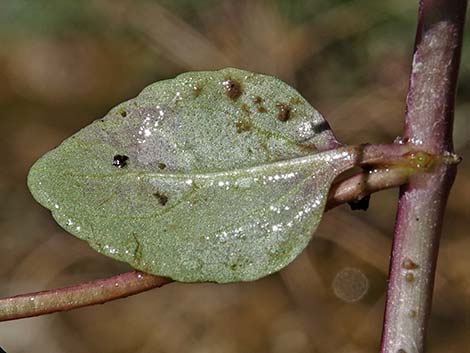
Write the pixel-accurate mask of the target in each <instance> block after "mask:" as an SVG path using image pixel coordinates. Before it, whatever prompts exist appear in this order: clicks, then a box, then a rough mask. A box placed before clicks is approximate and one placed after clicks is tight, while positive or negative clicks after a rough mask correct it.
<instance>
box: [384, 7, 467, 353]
mask: <svg viewBox="0 0 470 353" xmlns="http://www.w3.org/2000/svg"><path fill="white" fill-rule="evenodd" d="M466 7H467V0H421V1H420V4H419V15H418V28H417V34H416V41H415V46H414V56H413V64H412V72H411V77H410V84H409V89H408V95H407V100H406V107H407V112H406V118H405V131H404V136H403V137H404V141H405V142H407V143H409V144H411V145H413V146H415V147H416V148H419V149H420V150H423V151H424V152H426V153H429V154H431V155H436V156H449V155H451V156H452V155H453V142H452V125H453V113H454V100H455V90H456V84H457V76H458V69H459V62H460V53H461V46H462V36H463V29H464V22H465V12H466ZM452 160H455V161H457V160H458V159H457V158H449V159H448V161H447V163H443V164H440V165H439V166H438V167H436V168H435V169H433V170H432V171H429V172H427V173H422V174H416V175H413V176H412V177H411V178H410V179H409V182H408V183H407V184H405V185H403V186H402V187H401V188H400V197H399V203H398V212H397V217H396V224H395V231H394V240H393V248H392V255H391V263H390V275H389V284H388V291H387V301H386V308H385V317H384V327H383V334H382V343H381V352H382V353H421V352H424V351H425V339H426V329H427V323H428V318H429V315H430V311H431V302H432V293H433V285H434V275H435V269H436V262H437V254H438V249H439V239H440V233H441V228H442V221H443V216H444V210H445V206H446V202H447V198H448V195H449V191H450V188H451V186H452V183H453V181H454V178H455V174H456V169H457V167H456V163H453V162H452Z"/></svg>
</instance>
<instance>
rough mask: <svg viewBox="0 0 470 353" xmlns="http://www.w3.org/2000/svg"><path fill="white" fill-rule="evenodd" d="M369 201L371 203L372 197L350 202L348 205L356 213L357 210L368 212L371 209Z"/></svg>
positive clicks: (368, 196)
mask: <svg viewBox="0 0 470 353" xmlns="http://www.w3.org/2000/svg"><path fill="white" fill-rule="evenodd" d="M369 201H370V195H367V196H364V197H363V198H361V199H359V200H354V201H350V202H348V205H349V207H351V210H353V211H356V210H362V211H367V209H368V208H369Z"/></svg>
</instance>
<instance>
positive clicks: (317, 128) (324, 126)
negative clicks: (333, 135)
mask: <svg viewBox="0 0 470 353" xmlns="http://www.w3.org/2000/svg"><path fill="white" fill-rule="evenodd" d="M326 130H330V125H329V124H328V123H327V122H326V121H322V122H321V123H318V124H313V123H312V131H313V132H314V133H315V134H321V133H322V132H323V131H326Z"/></svg>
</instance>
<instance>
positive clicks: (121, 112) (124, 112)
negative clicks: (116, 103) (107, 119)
mask: <svg viewBox="0 0 470 353" xmlns="http://www.w3.org/2000/svg"><path fill="white" fill-rule="evenodd" d="M119 115H121V116H122V117H123V118H125V117H126V116H127V112H126V111H125V110H124V109H121V110H120V111H119Z"/></svg>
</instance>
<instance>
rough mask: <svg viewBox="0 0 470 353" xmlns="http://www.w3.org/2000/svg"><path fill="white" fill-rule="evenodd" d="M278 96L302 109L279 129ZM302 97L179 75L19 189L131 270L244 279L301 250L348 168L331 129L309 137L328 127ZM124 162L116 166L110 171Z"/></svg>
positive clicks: (243, 82)
mask: <svg viewBox="0 0 470 353" xmlns="http://www.w3.org/2000/svg"><path fill="white" fill-rule="evenodd" d="M250 80H251V81H250ZM227 81H229V83H227ZM201 82H204V83H205V85H204V86H203V88H202V91H201V92H199V93H198V94H197V95H195V94H194V92H193V91H191V90H194V87H196V85H202V84H201ZM234 82H235V83H234ZM250 82H251V83H250ZM231 84H234V85H235V88H233V87H232V86H230V85H231ZM250 84H251V85H253V87H254V88H253V89H252V90H251V91H250V89H248V88H249V87H250ZM197 87H199V86H197ZM227 87H228V88H227ZM183 88H185V89H186V90H183ZM188 89H189V90H188ZM230 90H235V91H234V92H233V91H232V92H231V91H230ZM253 92H257V93H261V94H263V98H261V101H260V100H259V99H258V98H257V97H260V96H255V95H254V94H253ZM178 93H179V94H178ZM203 93H204V94H205V95H206V96H202V95H203ZM189 94H191V95H192V96H191V98H188V97H189V96H188V95H189ZM284 96H288V97H290V98H289V99H296V101H299V102H302V106H301V107H298V108H296V109H295V110H294V109H293V108H290V109H291V110H289V112H288V115H289V116H288V119H287V120H286V116H285V115H286V113H285V110H286V109H287V108H286V107H285V106H282V107H279V106H277V104H279V101H280V100H281V99H280V97H284ZM178 97H184V98H181V100H180V99H179V98H178ZM184 99H186V101H185V100H184ZM247 100H251V101H252V105H251V106H250V107H249V108H248V109H249V112H250V113H247V112H246V111H245V110H246V109H244V108H243V107H244V106H243V105H244V104H246V103H244V102H247ZM301 100H303V98H302V97H301V96H300V95H298V93H297V92H295V91H294V90H293V89H292V88H290V87H289V86H287V85H285V84H284V83H282V82H281V81H279V80H277V79H274V78H270V77H268V76H264V75H257V74H251V73H247V72H245V71H241V70H235V69H225V70H222V71H219V72H206V73H191V74H185V75H182V76H180V77H178V78H176V79H174V80H173V81H172V80H168V81H164V82H160V83H157V84H155V85H153V86H151V87H150V88H147V89H145V90H144V91H143V92H142V93H141V94H140V95H139V96H138V97H137V98H136V99H135V100H131V101H129V102H126V103H124V105H121V106H118V107H117V108H115V109H113V110H111V112H110V113H109V114H108V116H107V117H105V119H102V120H100V121H96V122H94V123H93V124H91V125H90V126H88V127H86V128H85V129H83V130H81V131H79V132H78V133H77V134H75V135H74V136H72V137H71V138H70V139H68V140H66V141H65V142H64V143H63V144H62V145H61V146H60V147H59V148H58V149H56V150H53V151H51V152H49V153H48V154H46V155H45V156H44V157H43V158H42V159H40V160H39V161H38V162H37V163H36V164H35V165H34V166H33V168H32V169H31V172H30V175H29V179H28V183H29V186H30V189H31V192H32V194H33V196H34V197H35V198H36V199H37V200H38V201H39V202H40V203H41V204H42V205H43V206H45V207H47V208H49V209H51V211H52V213H53V216H54V218H55V219H56V221H57V222H58V223H59V224H60V225H61V226H62V227H64V229H66V230H67V231H69V232H70V233H72V234H74V235H76V236H77V237H79V238H81V239H84V240H86V241H88V242H89V243H90V245H91V246H92V247H93V248H94V249H95V250H97V251H98V252H100V253H103V254H105V255H107V256H111V257H113V258H116V259H118V260H121V261H125V262H128V263H129V264H131V266H133V267H135V268H137V269H140V270H143V271H145V272H149V273H153V274H157V275H161V276H168V277H171V278H173V279H176V280H179V281H187V282H195V281H215V282H233V281H247V280H254V279H257V278H260V277H263V276H265V275H267V274H270V273H272V272H274V271H277V270H279V269H280V268H282V267H284V266H285V265H287V264H288V263H289V262H290V261H292V260H293V259H294V258H295V257H296V256H297V255H298V253H300V252H301V251H302V250H303V248H304V247H305V246H306V244H307V243H308V240H309V239H310V235H311V233H312V232H313V231H314V230H315V229H316V227H317V225H318V222H319V221H320V218H321V214H322V212H323V208H324V205H325V200H326V195H327V193H328V189H329V186H330V184H331V182H332V181H333V179H334V178H335V177H336V176H337V175H338V174H339V173H340V172H341V171H342V170H344V169H345V168H348V167H350V166H351V165H352V163H353V162H352V159H351V153H350V151H349V150H348V149H347V148H341V149H334V150H328V149H330V148H331V147H335V146H337V145H338V143H337V142H336V140H335V139H334V136H333V134H332V133H331V131H330V130H329V129H325V130H323V131H322V132H320V133H318V132H313V128H312V126H313V125H312V124H317V125H325V124H326V122H325V121H324V119H323V118H322V117H321V115H319V113H317V112H316V111H315V110H314V109H313V108H311V107H310V106H309V105H308V103H306V102H305V101H301ZM188 101H189V102H188ZM261 104H263V107H265V108H264V109H265V110H266V111H264V110H263V109H258V108H259V106H260V105H261ZM298 104H300V103H298ZM163 107H164V108H163ZM268 108H269V109H268ZM123 109H124V110H123ZM254 109H256V110H257V113H254ZM280 111H281V113H282V114H283V115H282V117H281V118H282V119H280V118H279V116H278V115H277V114H279V112H280ZM123 112H125V114H124V113H123ZM124 115H125V116H124ZM247 116H248V117H249V120H245V121H249V122H250V125H244V124H240V123H239V122H240V121H241V119H247ZM198 118H199V119H200V120H201V121H196V122H195V119H198ZM309 124H310V125H309ZM306 126H310V129H307V130H308V131H306ZM260 131H265V132H260ZM266 131H267V132H268V133H266ZM306 136H307V137H308V138H306ZM262 143H264V144H265V146H262ZM250 150H251V152H250ZM322 150H323V151H325V152H321V153H318V152H319V151H322ZM312 152H316V154H312ZM124 155H125V156H126V157H128V162H127V159H126V160H125V159H123V161H124V162H123V163H125V166H122V165H121V166H120V168H117V167H116V164H115V165H113V163H112V158H116V156H120V157H122V156H124ZM84 161H85V162H86V163H84Z"/></svg>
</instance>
